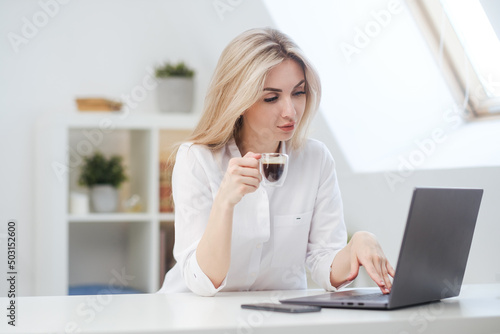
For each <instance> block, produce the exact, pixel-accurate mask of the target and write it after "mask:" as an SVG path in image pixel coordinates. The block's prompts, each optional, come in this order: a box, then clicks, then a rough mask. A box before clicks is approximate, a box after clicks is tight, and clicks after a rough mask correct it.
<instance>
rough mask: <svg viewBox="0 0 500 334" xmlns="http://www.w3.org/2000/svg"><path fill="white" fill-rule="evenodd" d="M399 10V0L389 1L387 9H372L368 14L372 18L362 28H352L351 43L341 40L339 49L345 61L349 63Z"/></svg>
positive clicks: (400, 9) (400, 10)
mask: <svg viewBox="0 0 500 334" xmlns="http://www.w3.org/2000/svg"><path fill="white" fill-rule="evenodd" d="M401 12H402V8H401V2H400V1H399V0H391V1H389V2H388V4H387V9H381V10H378V11H375V10H372V11H371V12H370V16H371V17H372V18H373V20H370V21H368V22H367V23H366V24H365V26H364V28H363V29H361V28H360V27H359V26H356V27H355V28H354V38H353V41H352V43H347V42H342V43H340V45H339V47H340V51H342V54H343V55H344V57H345V59H346V60H347V63H349V64H350V63H351V62H352V57H353V56H354V55H355V54H360V53H361V50H363V49H365V48H366V47H368V45H370V43H371V42H372V40H373V39H374V38H376V37H378V36H379V35H380V33H381V32H382V30H383V29H384V28H385V27H387V26H388V25H389V24H390V23H391V21H392V16H393V15H397V14H399V13H401Z"/></svg>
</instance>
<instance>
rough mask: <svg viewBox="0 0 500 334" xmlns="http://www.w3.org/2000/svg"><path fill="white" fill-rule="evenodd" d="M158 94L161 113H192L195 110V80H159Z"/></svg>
mask: <svg viewBox="0 0 500 334" xmlns="http://www.w3.org/2000/svg"><path fill="white" fill-rule="evenodd" d="M156 93H157V98H158V107H159V109H160V111H162V112H168V113H190V112H191V110H192V109H193V97H194V79H193V78H183V77H171V78H164V79H158V87H157V88H156Z"/></svg>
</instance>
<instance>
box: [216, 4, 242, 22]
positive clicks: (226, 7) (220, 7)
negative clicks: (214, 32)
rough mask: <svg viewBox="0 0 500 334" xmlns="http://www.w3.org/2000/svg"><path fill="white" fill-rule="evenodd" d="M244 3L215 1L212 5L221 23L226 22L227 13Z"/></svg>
mask: <svg viewBox="0 0 500 334" xmlns="http://www.w3.org/2000/svg"><path fill="white" fill-rule="evenodd" d="M242 3H243V0H214V1H213V2H212V5H213V6H214V10H215V12H216V13H217V15H218V16H219V18H220V20H221V21H224V16H225V15H226V14H225V13H227V12H232V11H233V10H235V9H236V8H237V7H239V6H240V5H241V4H242Z"/></svg>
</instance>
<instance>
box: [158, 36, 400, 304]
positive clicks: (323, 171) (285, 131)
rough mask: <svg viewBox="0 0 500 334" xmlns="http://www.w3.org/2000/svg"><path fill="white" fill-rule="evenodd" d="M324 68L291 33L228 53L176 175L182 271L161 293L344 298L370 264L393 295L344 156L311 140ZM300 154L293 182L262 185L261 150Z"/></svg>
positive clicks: (242, 41)
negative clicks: (349, 192)
mask: <svg viewBox="0 0 500 334" xmlns="http://www.w3.org/2000/svg"><path fill="white" fill-rule="evenodd" d="M320 95H321V87H320V81H319V78H318V75H317V73H316V71H315V70H314V69H313V67H312V66H311V64H310V63H309V61H308V60H307V59H306V58H305V57H304V55H303V54H302V51H301V50H300V49H299V48H298V47H297V46H296V45H295V44H294V42H292V41H291V40H290V38H288V37H287V36H286V35H284V34H282V33H281V32H279V31H277V30H274V29H270V28H266V29H252V30H249V31H246V32H244V33H243V34H241V35H240V36H238V37H236V38H235V39H234V40H233V41H232V42H230V43H229V45H228V46H227V47H226V49H225V50H224V51H223V53H222V55H221V57H220V59H219V62H218V64H217V68H216V70H215V73H214V76H213V79H212V82H211V84H210V87H209V90H208V93H207V96H206V100H205V109H204V112H203V115H202V117H201V120H200V122H199V124H198V126H197V127H196V129H195V131H194V133H193V134H192V136H191V138H190V139H189V140H188V142H187V143H184V144H182V145H181V146H180V147H179V149H178V151H177V157H176V163H175V166H174V172H173V181H172V182H173V195H174V202H175V209H176V210H175V247H174V256H175V258H176V260H177V264H176V265H175V266H174V267H173V268H172V269H171V270H170V271H169V272H168V273H167V275H166V277H165V281H164V284H163V287H162V288H161V290H160V292H180V291H193V292H194V293H196V294H199V295H203V296H213V295H215V294H216V293H217V292H218V291H221V290H223V291H241V290H270V289H276V290H283V289H305V288H307V282H306V266H307V267H308V268H309V270H310V271H311V277H312V279H313V280H314V281H315V282H316V283H317V284H318V285H320V286H321V287H323V288H324V289H325V290H328V291H335V290H336V289H338V288H339V287H341V286H343V285H345V284H346V283H349V282H350V281H352V280H353V279H354V278H355V277H356V276H357V274H358V270H359V267H360V266H361V265H363V266H365V268H366V270H367V272H368V274H369V275H370V277H371V278H372V279H373V280H374V281H375V282H376V283H377V284H378V286H379V287H380V289H381V290H382V292H383V293H388V292H389V291H390V288H391V281H390V278H389V276H394V269H393V268H392V266H391V265H390V263H389V262H388V261H387V260H386V258H385V256H384V253H383V251H382V249H381V247H380V246H379V244H378V242H377V240H376V239H375V237H374V236H373V235H372V234H370V233H367V232H357V233H355V234H354V235H353V236H352V238H351V240H350V242H349V243H348V244H346V241H347V233H346V228H345V224H344V218H343V209H342V200H341V196H340V191H339V186H338V183H337V177H336V173H335V163H334V160H333V158H332V156H331V154H330V152H329V151H328V149H327V148H326V147H325V145H324V144H322V143H321V142H318V141H316V140H312V139H307V138H306V134H307V129H308V126H309V123H310V121H311V119H312V118H313V116H314V114H315V112H316V111H317V109H318V105H319V101H320ZM269 152H282V153H286V154H287V155H288V156H289V163H288V173H287V176H286V179H285V182H284V184H283V186H281V187H267V186H265V185H263V184H262V183H261V179H262V177H261V174H260V173H259V159H260V157H261V153H269Z"/></svg>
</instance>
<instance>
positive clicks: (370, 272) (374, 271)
mask: <svg viewBox="0 0 500 334" xmlns="http://www.w3.org/2000/svg"><path fill="white" fill-rule="evenodd" d="M363 266H364V267H365V269H366V272H367V273H368V275H369V276H370V278H371V279H372V280H373V281H374V282H375V283H376V284H377V285H378V286H379V288H380V290H381V291H382V293H384V292H385V291H384V290H385V289H386V285H385V281H384V280H383V279H382V277H381V275H380V274H379V273H378V272H377V269H375V266H374V265H373V264H372V263H370V264H363Z"/></svg>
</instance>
